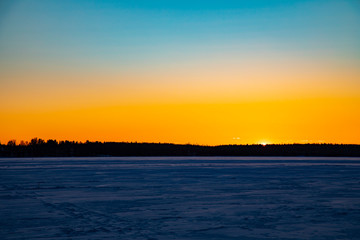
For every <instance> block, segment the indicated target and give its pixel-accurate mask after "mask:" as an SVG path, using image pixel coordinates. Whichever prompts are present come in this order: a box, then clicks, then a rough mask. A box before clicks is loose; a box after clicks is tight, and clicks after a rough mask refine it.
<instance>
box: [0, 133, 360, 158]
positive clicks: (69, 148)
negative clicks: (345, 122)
mask: <svg viewBox="0 0 360 240" xmlns="http://www.w3.org/2000/svg"><path fill="white" fill-rule="evenodd" d="M90 156H348V157H355V156H357V157H359V156H360V145H349V144H268V145H266V146H263V145H220V146H201V145H190V144H186V145H180V144H170V143H129V142H90V141H86V142H75V141H60V142H58V141H56V140H52V139H49V140H47V141H45V140H43V139H38V138H33V139H32V140H31V141H30V142H23V141H21V142H20V143H19V144H17V143H16V141H15V140H11V141H9V142H8V143H7V144H6V145H5V144H0V157H90Z"/></svg>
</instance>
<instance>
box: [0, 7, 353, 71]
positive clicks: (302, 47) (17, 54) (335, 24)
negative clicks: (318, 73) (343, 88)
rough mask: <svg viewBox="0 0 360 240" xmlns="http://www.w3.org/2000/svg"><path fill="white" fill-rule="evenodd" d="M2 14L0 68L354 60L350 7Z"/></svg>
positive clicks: (9, 10) (14, 10) (18, 10)
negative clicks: (230, 56) (246, 56)
mask: <svg viewBox="0 0 360 240" xmlns="http://www.w3.org/2000/svg"><path fill="white" fill-rule="evenodd" d="M3 9H5V10H3V11H2V13H1V15H2V16H1V19H2V23H1V25H0V33H1V36H0V51H1V52H2V56H3V57H2V58H1V61H2V62H4V61H5V59H4V58H5V57H6V58H7V59H6V61H8V62H11V59H13V61H14V62H17V63H18V64H19V63H20V62H24V61H25V62H26V61H28V60H29V59H33V60H32V62H33V63H34V62H38V64H40V65H41V64H45V65H46V64H49V61H50V60H51V61H53V63H54V64H62V65H67V64H66V63H67V62H69V64H70V65H71V64H75V63H79V64H80V62H88V64H100V65H102V64H103V65H109V64H110V65H111V64H114V63H115V65H116V66H119V64H120V65H122V64H124V66H128V65H129V64H145V62H147V61H155V62H156V61H160V64H161V61H165V62H166V61H169V58H171V59H172V58H180V60H181V58H189V57H192V55H194V56H193V57H194V58H196V55H197V54H198V55H199V54H200V55H202V54H203V52H206V53H209V52H213V53H214V54H215V55H216V53H217V52H224V51H229V52H234V51H235V52H238V51H240V52H241V51H255V50H256V49H260V50H265V51H280V52H281V51H284V52H295V53H296V52H300V53H301V52H302V53H304V52H305V53H307V54H308V55H309V56H310V57H311V55H312V54H314V52H316V54H317V55H318V56H319V54H320V55H322V54H323V55H324V56H327V55H329V56H337V57H340V58H343V59H344V60H346V59H348V58H349V59H359V54H360V50H359V44H358V42H359V41H360V30H359V29H360V28H359V27H358V26H359V24H360V3H359V1H355V0H353V1H349V0H345V1H344V0H342V1H339V0H337V1H334V0H332V1H317V0H315V1H304V0H302V1H299V0H296V1H257V0H255V1H29V0H22V1H11V3H10V2H8V4H5V7H4V8H3ZM90 59H92V60H91V61H90ZM95 59H96V60H95ZM92 62H93V63H92ZM69 67H70V66H69Z"/></svg>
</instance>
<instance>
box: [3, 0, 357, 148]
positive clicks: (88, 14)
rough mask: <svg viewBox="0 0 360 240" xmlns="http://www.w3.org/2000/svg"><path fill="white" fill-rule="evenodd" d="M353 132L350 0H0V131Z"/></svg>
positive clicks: (233, 137)
mask: <svg viewBox="0 0 360 240" xmlns="http://www.w3.org/2000/svg"><path fill="white" fill-rule="evenodd" d="M33 137H40V138H44V139H49V138H53V139H58V140H65V139H68V140H78V141H85V140H99V141H138V142H144V141H145V142H173V143H197V144H209V145H214V144H247V143H249V144H252V143H262V142H266V143H293V142H298V143H322V142H330V143H356V144H360V1H358V0H293V1H291V0H286V1H285V0H273V1H268V0H263V1H261V0H248V1H240V0H238V1H235V0H234V1H231V0H221V1H220V0H219V1H217V0H215V1H205V0H199V1H195V0H192V1H188V0H181V1H178V0H175V1H165V0H159V1H155V0H154V1H137V0H132V1H130V0H129V1H121V0H120V1H106V0H104V1H95V0H92V1H85V0H73V1H71V0H66V1H64V0H52V1H47V0H14V1H10V0H5V1H1V2H0V142H1V143H6V142H7V141H8V140H10V139H16V140H17V141H20V140H30V139H31V138H33Z"/></svg>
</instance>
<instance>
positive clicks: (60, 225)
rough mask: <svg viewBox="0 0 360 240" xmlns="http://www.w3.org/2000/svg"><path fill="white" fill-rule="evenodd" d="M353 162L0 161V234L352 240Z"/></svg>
mask: <svg viewBox="0 0 360 240" xmlns="http://www.w3.org/2000/svg"><path fill="white" fill-rule="evenodd" d="M359 173H360V158H264V157H258V158H256V157H255V158H254V157H236V158H228V157H205V158H200V157H199V158H198V157H184V158H181V157H180V158H179V157H161V158H143V157H138V158H137V157H129V158H107V157H105V158H34V159H31V158H30V159H0V238H1V239H129V240H136V239H148V240H150V239H151V240H155V239H164V240H173V239H174V240H175V239H244V240H253V239H317V240H320V239H360V227H359V226H360V174H359Z"/></svg>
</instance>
